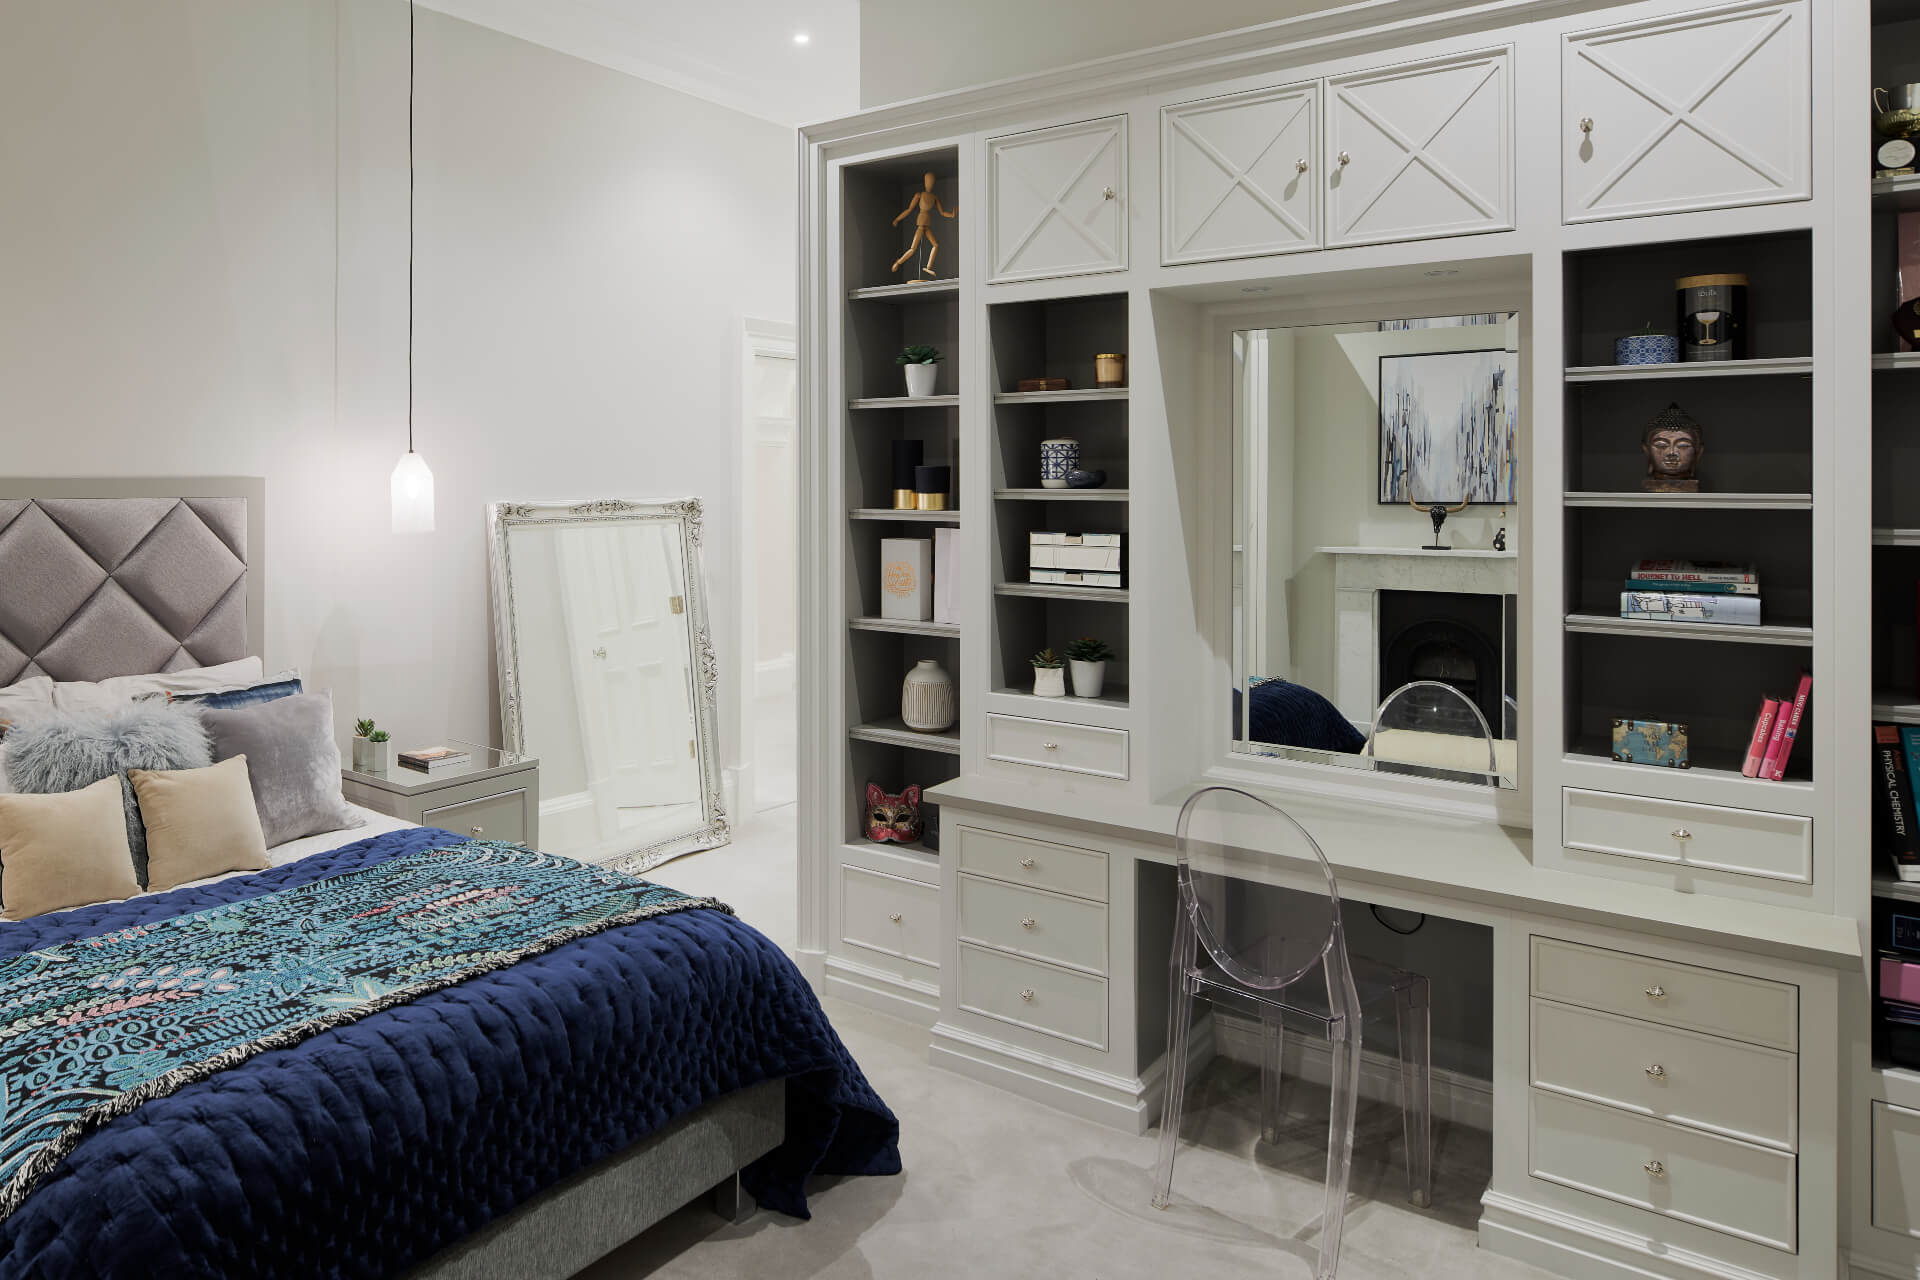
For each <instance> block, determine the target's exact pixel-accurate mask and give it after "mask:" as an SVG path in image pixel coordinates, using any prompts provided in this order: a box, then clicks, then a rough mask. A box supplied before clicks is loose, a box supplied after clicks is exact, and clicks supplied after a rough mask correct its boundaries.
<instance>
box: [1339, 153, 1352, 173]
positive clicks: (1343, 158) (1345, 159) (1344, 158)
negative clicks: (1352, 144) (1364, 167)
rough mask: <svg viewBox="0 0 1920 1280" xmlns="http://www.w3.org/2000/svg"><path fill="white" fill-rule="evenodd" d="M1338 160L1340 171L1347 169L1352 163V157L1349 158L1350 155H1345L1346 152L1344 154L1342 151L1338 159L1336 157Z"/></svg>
mask: <svg viewBox="0 0 1920 1280" xmlns="http://www.w3.org/2000/svg"><path fill="white" fill-rule="evenodd" d="M1338 159H1339V161H1340V167H1341V168H1342V169H1344V168H1346V167H1347V166H1348V165H1350V164H1352V163H1353V157H1352V156H1350V155H1348V154H1347V153H1346V152H1344V151H1342V152H1341V153H1340V155H1339V157H1338Z"/></svg>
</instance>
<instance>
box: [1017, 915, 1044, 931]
mask: <svg viewBox="0 0 1920 1280" xmlns="http://www.w3.org/2000/svg"><path fill="white" fill-rule="evenodd" d="M1039 923H1040V922H1039V921H1038V920H1035V919H1034V918H1033V917H1032V916H1022V917H1021V918H1020V927H1021V928H1022V929H1032V928H1034V927H1035V926H1037V925H1038V924H1039Z"/></svg>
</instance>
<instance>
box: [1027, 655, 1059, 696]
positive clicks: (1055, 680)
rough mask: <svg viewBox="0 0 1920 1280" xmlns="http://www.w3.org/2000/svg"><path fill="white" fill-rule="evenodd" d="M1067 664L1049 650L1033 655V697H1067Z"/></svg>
mask: <svg viewBox="0 0 1920 1280" xmlns="http://www.w3.org/2000/svg"><path fill="white" fill-rule="evenodd" d="M1066 668H1067V664H1066V663H1064V662H1062V661H1061V660H1060V655H1059V654H1057V653H1055V652H1054V651H1053V650H1051V649H1042V650H1041V651H1040V652H1038V653H1036V654H1034V655H1033V696H1034V697H1036V698H1064V697H1066V696H1067V669H1066Z"/></svg>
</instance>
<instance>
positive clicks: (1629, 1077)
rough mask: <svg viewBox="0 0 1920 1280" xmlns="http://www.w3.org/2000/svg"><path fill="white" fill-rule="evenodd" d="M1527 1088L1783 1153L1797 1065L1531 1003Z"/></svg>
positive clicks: (1788, 1143)
mask: <svg viewBox="0 0 1920 1280" xmlns="http://www.w3.org/2000/svg"><path fill="white" fill-rule="evenodd" d="M1529 1032H1530V1035H1531V1038H1532V1046H1533V1054H1532V1061H1533V1077H1532V1078H1533V1083H1534V1084H1535V1085H1536V1086H1537V1087H1539V1088H1542V1089H1551V1090H1554V1091H1555V1092H1558V1093H1570V1094H1575V1095H1577V1096H1579V1097H1582V1098H1586V1099H1589V1100H1590V1101H1594V1102H1604V1103H1607V1104H1608V1105H1610V1106H1616V1107H1625V1108H1626V1109H1627V1110H1629V1111H1637V1112H1640V1113H1641V1114H1643V1115H1650V1116H1655V1117H1658V1118H1660V1119H1663V1120H1671V1121H1673V1122H1675V1123H1677V1124H1685V1125H1691V1126H1692V1127H1694V1128H1696V1129H1707V1130H1711V1131H1712V1132H1714V1133H1720V1134H1725V1135H1726V1136H1728V1137H1732V1138H1741V1139H1744V1140H1746V1141H1748V1142H1756V1143H1759V1144H1761V1145H1762V1146H1769V1147H1777V1148H1779V1149H1781V1150H1783V1151H1793V1150H1795V1149H1796V1146H1797V1142H1798V1137H1799V1135H1798V1132H1797V1125H1796V1123H1795V1122H1796V1118H1797V1117H1798V1115H1799V1103H1798V1093H1797V1085H1798V1082H1799V1066H1800V1063H1799V1059H1798V1058H1796V1057H1795V1056H1794V1055H1793V1054H1791V1053H1787V1052H1785V1051H1784V1050H1780V1049H1767V1048H1762V1047H1761V1046H1759V1045H1752V1044H1743V1043H1741V1042H1740V1041H1738V1040H1726V1039H1722V1038H1721V1037H1719V1036H1703V1035H1699V1034H1697V1033H1695V1032H1692V1031H1682V1030H1680V1029H1679V1028H1677V1027H1662V1026H1658V1025H1656V1024H1654V1023H1651V1022H1641V1021H1639V1020H1637V1019H1634V1018H1622V1017H1617V1016H1615V1015H1613V1014H1608V1013H1595V1012H1594V1011H1592V1010H1590V1009H1576V1008H1574V1007H1573V1006H1572V1005H1567V1004H1555V1003H1554V1002H1553V1001H1551V1000H1535V1001H1534V1002H1533V1008H1532V1018H1531V1025H1530V1027H1529Z"/></svg>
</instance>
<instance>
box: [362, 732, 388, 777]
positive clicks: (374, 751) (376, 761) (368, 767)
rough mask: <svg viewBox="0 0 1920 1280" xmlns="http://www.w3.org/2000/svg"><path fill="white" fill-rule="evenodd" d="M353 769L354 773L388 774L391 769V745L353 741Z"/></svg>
mask: <svg viewBox="0 0 1920 1280" xmlns="http://www.w3.org/2000/svg"><path fill="white" fill-rule="evenodd" d="M353 768H354V771H355V772H356V773H389V772H391V771H392V769H393V743H392V742H391V741H387V742H370V741H368V740H367V739H365V738H355V739H354V740H353Z"/></svg>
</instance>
